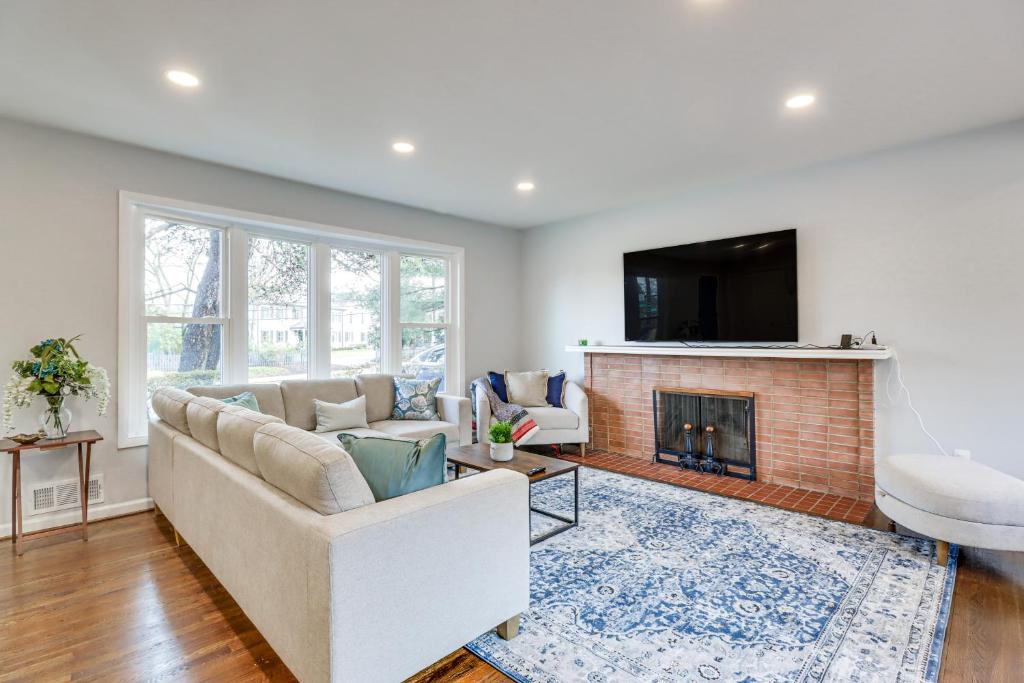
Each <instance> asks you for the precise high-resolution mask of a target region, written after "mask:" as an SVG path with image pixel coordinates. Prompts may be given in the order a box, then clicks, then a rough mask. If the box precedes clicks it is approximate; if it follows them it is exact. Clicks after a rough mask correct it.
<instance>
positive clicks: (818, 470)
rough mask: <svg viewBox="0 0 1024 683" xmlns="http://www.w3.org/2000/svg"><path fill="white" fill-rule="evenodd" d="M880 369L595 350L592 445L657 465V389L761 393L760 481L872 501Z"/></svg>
mask: <svg viewBox="0 0 1024 683" xmlns="http://www.w3.org/2000/svg"><path fill="white" fill-rule="evenodd" d="M873 363H874V361H871V360H823V359H775V358H709V357H690V356H658V355H629V354H614V353H587V354H586V355H585V357H584V368H585V372H586V387H587V393H588V394H589V396H590V429H591V445H592V447H594V448H596V449H598V450H601V451H605V452H608V453H613V454H619V455H625V456H629V457H633V458H637V459H641V460H645V461H650V459H651V455H652V454H653V453H654V420H653V415H652V410H653V408H652V403H651V392H652V389H653V388H654V387H655V386H673V387H680V388H708V389H729V390H735V391H752V392H754V398H755V405H756V408H755V419H756V430H757V431H756V439H757V470H758V481H760V482H762V483H766V484H776V485H780V486H788V487H795V488H798V489H804V490H809V491H816V492H820V493H826V494H831V495H835V496H841V497H847V498H854V499H858V500H861V501H868V500H872V499H873V496H874V440H875V433H874V365H873ZM665 467H671V466H670V465H665ZM704 476H711V475H704Z"/></svg>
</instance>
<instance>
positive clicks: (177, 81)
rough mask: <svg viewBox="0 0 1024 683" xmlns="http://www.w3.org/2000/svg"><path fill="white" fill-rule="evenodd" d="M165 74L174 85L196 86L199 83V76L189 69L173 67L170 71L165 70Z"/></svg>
mask: <svg viewBox="0 0 1024 683" xmlns="http://www.w3.org/2000/svg"><path fill="white" fill-rule="evenodd" d="M164 76H166V77H167V80H169V81H170V82H171V83H173V84H174V85H180V86H181V87H183V88H195V87H196V86H198V85H199V78H198V77H197V76H196V75H194V74H190V73H189V72H187V71H178V70H177V69H171V70H170V71H165V72H164Z"/></svg>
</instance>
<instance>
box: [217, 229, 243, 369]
mask: <svg viewBox="0 0 1024 683" xmlns="http://www.w3.org/2000/svg"><path fill="white" fill-rule="evenodd" d="M227 241H228V250H227V251H228V254H227V257H228V259H227V278H225V279H226V283H227V284H226V285H225V297H224V303H225V306H226V309H225V310H226V313H227V317H228V321H227V329H226V337H227V339H226V341H227V344H225V345H224V346H223V348H224V382H225V383H227V384H244V383H246V382H248V381H249V278H248V268H249V263H248V261H249V258H248V256H249V236H248V235H247V234H246V232H245V230H243V229H242V228H240V227H238V226H232V227H231V228H229V229H228V240H227Z"/></svg>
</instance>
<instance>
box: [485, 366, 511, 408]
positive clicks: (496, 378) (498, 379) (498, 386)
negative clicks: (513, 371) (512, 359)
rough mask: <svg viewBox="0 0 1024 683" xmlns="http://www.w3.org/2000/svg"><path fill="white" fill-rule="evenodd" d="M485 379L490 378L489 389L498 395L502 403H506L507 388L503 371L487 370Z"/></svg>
mask: <svg viewBox="0 0 1024 683" xmlns="http://www.w3.org/2000/svg"><path fill="white" fill-rule="evenodd" d="M487 379H489V380H491V389H493V390H494V393H496V394H497V395H498V398H500V399H501V402H502V403H508V389H506V388H505V373H504V372H495V371H494V370H488V371H487Z"/></svg>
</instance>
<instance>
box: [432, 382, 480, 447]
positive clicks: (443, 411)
mask: <svg viewBox="0 0 1024 683" xmlns="http://www.w3.org/2000/svg"><path fill="white" fill-rule="evenodd" d="M437 412H438V414H440V415H441V419H442V420H444V421H445V422H451V423H452V424H454V425H457V426H458V428H459V443H457V444H452V445H455V446H468V445H469V444H471V443H473V410H472V406H470V403H469V399H468V398H466V397H465V396H452V395H451V394H438V395H437Z"/></svg>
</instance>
